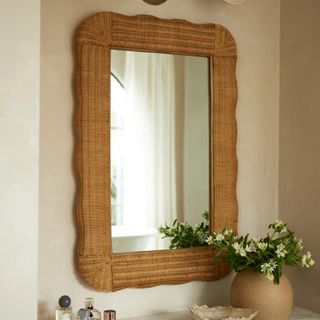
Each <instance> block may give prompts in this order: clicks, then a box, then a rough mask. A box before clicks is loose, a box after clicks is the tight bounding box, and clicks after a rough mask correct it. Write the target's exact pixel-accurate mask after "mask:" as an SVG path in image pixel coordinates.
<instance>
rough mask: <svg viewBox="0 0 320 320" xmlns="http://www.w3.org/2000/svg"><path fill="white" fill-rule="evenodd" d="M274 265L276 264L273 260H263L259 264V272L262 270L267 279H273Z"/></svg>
mask: <svg viewBox="0 0 320 320" xmlns="http://www.w3.org/2000/svg"><path fill="white" fill-rule="evenodd" d="M276 266H277V264H276V263H275V262H274V261H273V260H270V261H269V262H265V263H264V264H262V265H261V272H263V273H264V274H265V275H266V277H267V279H268V280H270V281H273V280H274V275H273V271H274V270H275V268H276Z"/></svg>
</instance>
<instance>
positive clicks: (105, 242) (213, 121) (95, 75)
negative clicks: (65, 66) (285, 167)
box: [75, 12, 238, 291]
mask: <svg viewBox="0 0 320 320" xmlns="http://www.w3.org/2000/svg"><path fill="white" fill-rule="evenodd" d="M76 41H77V65H76V75H75V76H76V89H75V96H76V104H77V107H76V111H75V127H76V128H75V132H76V134H75V139H76V146H75V162H76V173H77V178H78V181H77V195H76V222H77V227H78V239H77V252H76V258H77V267H78V271H79V273H80V276H81V277H82V279H83V280H84V281H85V282H86V283H87V284H88V285H89V286H91V287H93V288H96V289H98V290H103V291H116V290H120V289H123V288H128V287H139V288H146V287H151V286H155V285H160V284H178V283H185V282H189V281H193V280H204V281H206V280H217V279H219V278H221V277H224V276H225V275H227V274H228V273H229V272H230V270H229V267H228V266H227V264H226V263H225V262H224V261H220V262H214V263H213V261H212V257H213V252H214V250H213V249H212V248H193V249H176V250H159V251H145V252H133V253H132V252H131V253H117V254H113V253H112V239H111V208H110V60H111V58H110V56H111V54H110V50H111V49H126V50H135V51H150V52H162V53H171V54H182V55H196V56H204V57H208V58H209V59H208V60H209V65H210V66H209V70H210V71H209V72H210V74H209V80H210V120H209V121H210V213H211V214H210V219H211V221H210V228H211V230H212V231H214V230H221V229H222V228H224V227H227V228H232V229H233V230H237V221H238V204H237V197H236V181H237V157H236V140H237V126H236V118H235V110H236V103H237V82H236V74H235V73H236V72H235V71H236V61H237V53H236V45H235V42H234V39H233V37H232V35H231V34H230V32H229V31H228V30H227V29H226V28H224V27H222V26H220V25H217V24H201V25H200V24H193V23H190V22H187V21H184V20H166V19H160V18H156V17H153V16H147V15H138V16H132V17H128V16H124V15H121V14H117V13H113V12H101V13H97V14H94V15H93V16H90V17H89V18H87V19H86V20H85V21H84V22H83V23H82V24H81V26H80V28H79V30H78V34H77V38H76ZM199 218H200V217H199Z"/></svg>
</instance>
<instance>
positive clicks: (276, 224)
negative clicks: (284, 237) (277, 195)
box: [271, 220, 287, 233]
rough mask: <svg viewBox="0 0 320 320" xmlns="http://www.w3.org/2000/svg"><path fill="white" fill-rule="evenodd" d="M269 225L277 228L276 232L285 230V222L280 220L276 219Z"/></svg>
mask: <svg viewBox="0 0 320 320" xmlns="http://www.w3.org/2000/svg"><path fill="white" fill-rule="evenodd" d="M271 226H272V228H273V229H274V230H277V231H278V233H285V232H287V228H286V226H285V223H283V222H282V221H281V220H276V221H275V222H274V223H272V224H271Z"/></svg>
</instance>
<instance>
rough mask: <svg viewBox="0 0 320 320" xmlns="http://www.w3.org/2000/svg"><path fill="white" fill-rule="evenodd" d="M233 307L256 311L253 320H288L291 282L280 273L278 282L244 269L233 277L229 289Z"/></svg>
mask: <svg viewBox="0 0 320 320" xmlns="http://www.w3.org/2000/svg"><path fill="white" fill-rule="evenodd" d="M230 302H231V305H232V306H233V307H241V308H250V309H253V310H256V311H258V315H257V316H256V317H255V320H288V319H289V316H290V313H291V309H292V303H293V292H292V287H291V284H290V282H289V280H288V278H287V277H286V276H285V275H282V277H281V279H280V284H279V285H277V284H274V283H273V281H269V280H268V279H267V278H266V276H265V275H264V274H262V273H258V272H255V271H254V270H251V269H246V270H243V271H241V272H239V273H238V274H237V275H236V276H235V278H234V279H233V282H232V285H231V289H230Z"/></svg>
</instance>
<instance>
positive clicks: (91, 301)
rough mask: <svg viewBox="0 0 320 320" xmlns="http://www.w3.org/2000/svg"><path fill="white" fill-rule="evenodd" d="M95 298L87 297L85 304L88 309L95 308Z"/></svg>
mask: <svg viewBox="0 0 320 320" xmlns="http://www.w3.org/2000/svg"><path fill="white" fill-rule="evenodd" d="M93 304H94V299H93V298H85V299H84V305H85V307H86V308H87V309H93Z"/></svg>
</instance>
